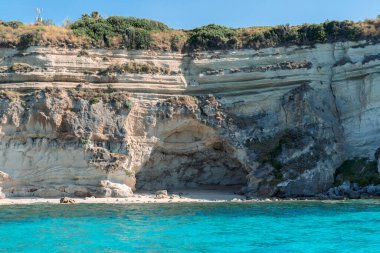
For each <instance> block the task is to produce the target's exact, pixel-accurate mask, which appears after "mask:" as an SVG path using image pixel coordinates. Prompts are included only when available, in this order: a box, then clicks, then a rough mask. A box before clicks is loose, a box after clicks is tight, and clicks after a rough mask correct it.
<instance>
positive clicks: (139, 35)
mask: <svg viewBox="0 0 380 253" xmlns="http://www.w3.org/2000/svg"><path fill="white" fill-rule="evenodd" d="M123 41H124V46H125V47H126V48H128V49H148V48H149V47H150V46H151V44H152V37H151V36H150V33H149V32H148V31H146V30H143V29H141V28H134V27H128V28H127V29H126V30H125V34H124V36H123Z"/></svg>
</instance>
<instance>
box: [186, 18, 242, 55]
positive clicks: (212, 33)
mask: <svg viewBox="0 0 380 253" xmlns="http://www.w3.org/2000/svg"><path fill="white" fill-rule="evenodd" d="M236 45H237V37H236V32H235V30H233V29H230V28H227V27H225V26H221V25H215V24H211V25H206V26H202V27H199V28H195V29H194V30H192V31H191V32H190V37H189V39H188V40H187V47H188V49H190V50H195V49H201V50H212V49H231V48H235V47H236Z"/></svg>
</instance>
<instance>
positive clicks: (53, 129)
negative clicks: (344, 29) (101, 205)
mask: <svg viewBox="0 0 380 253" xmlns="http://www.w3.org/2000/svg"><path fill="white" fill-rule="evenodd" d="M379 49H380V45H379V44H376V43H372V42H366V41H362V42H357V43H354V42H345V43H335V44H323V45H316V46H315V47H306V46H305V47H287V48H267V49H262V50H259V51H256V50H239V51H221V52H219V51H218V52H203V53H196V54H193V55H181V54H174V53H165V52H161V53H158V52H150V51H133V52H127V51H123V50H119V51H116V50H115V51H107V50H95V49H94V50H86V52H85V53H84V52H83V50H82V51H80V50H68V49H57V48H38V47H35V48H29V49H27V50H24V51H18V50H13V49H0V83H1V84H0V85H1V89H2V90H1V94H0V187H1V188H2V191H1V196H9V197H12V196H41V197H42V196H43V197H56V196H99V197H101V196H114V197H117V196H120V197H124V196H128V195H129V194H132V191H131V189H133V190H134V189H137V190H138V189H144V190H155V189H156V190H158V189H175V188H196V187H202V186H210V185H213V186H238V187H241V192H242V193H244V194H246V195H247V196H249V197H267V196H280V197H289V196H315V195H316V194H319V193H323V192H326V191H327V190H328V189H329V188H331V187H332V186H333V184H334V182H336V176H337V174H336V170H337V168H338V167H340V166H341V165H342V163H343V162H344V161H346V160H350V159H355V158H360V159H365V158H367V159H375V153H376V150H377V149H378V148H379V146H380V134H379V133H380V131H379V130H380V124H378V119H380V117H379V116H380V108H378V107H379V105H380V104H379V102H378V101H380V100H379V97H380V89H379V88H377V86H378V85H377V83H378V82H379V81H380V79H379V71H380V68H379V66H380V61H379V60H380V57H379V56H378V52H379ZM339 171H341V170H339ZM343 174H344V173H343Z"/></svg>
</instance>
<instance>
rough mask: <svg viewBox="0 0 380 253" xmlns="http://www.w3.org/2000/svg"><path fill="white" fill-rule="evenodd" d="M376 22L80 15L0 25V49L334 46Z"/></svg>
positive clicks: (375, 28)
mask: <svg viewBox="0 0 380 253" xmlns="http://www.w3.org/2000/svg"><path fill="white" fill-rule="evenodd" d="M379 27H380V18H376V19H369V20H364V21H361V22H353V21H347V20H346V21H326V22H324V23H321V24H303V25H298V26H290V25H279V26H275V27H248V28H228V27H225V26H221V25H216V24H210V25H206V26H202V27H198V28H195V29H193V30H186V31H185V30H174V29H171V28H169V27H168V26H167V25H165V24H163V23H161V22H158V21H154V20H149V19H141V18H134V17H120V16H111V17H108V18H104V17H102V16H101V15H100V14H99V13H98V12H92V13H91V14H84V15H82V17H81V18H80V19H78V20H77V21H75V22H73V23H71V24H69V25H66V27H65V28H63V27H57V26H54V25H52V24H51V23H49V24H43V23H39V24H35V25H27V24H23V23H22V22H19V21H9V22H4V21H0V46H2V47H17V48H19V49H25V48H27V47H29V46H34V45H43V46H62V47H83V48H88V47H108V48H127V49H150V50H172V51H196V50H223V49H233V48H237V49H240V48H255V49H259V48H264V47H275V46H287V45H314V44H316V43H326V42H336V41H357V40H361V39H367V40H368V39H369V40H377V39H378V38H379V35H380V33H379Z"/></svg>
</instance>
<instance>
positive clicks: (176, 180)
mask: <svg viewBox="0 0 380 253" xmlns="http://www.w3.org/2000/svg"><path fill="white" fill-rule="evenodd" d="M246 185H247V172H246V170H245V168H244V166H243V164H242V163H241V162H240V161H239V160H238V159H237V158H236V154H235V150H234V149H233V148H232V147H231V146H230V145H229V144H228V143H227V142H226V141H223V140H222V139H220V138H218V137H216V136H215V135H211V136H210V135H209V134H207V133H205V132H204V131H202V129H196V128H195V129H191V130H184V129H181V131H175V132H173V133H172V134H170V135H169V136H168V137H167V138H165V139H164V141H163V142H162V145H160V146H158V147H156V148H155V149H154V150H153V152H152V153H151V156H150V158H149V160H148V161H147V162H146V163H145V164H144V166H143V167H142V168H141V170H140V171H139V172H138V173H137V174H136V189H137V190H160V189H167V190H175V189H213V190H215V189H219V190H223V189H231V190H233V191H235V192H237V191H239V190H240V189H241V187H243V186H246Z"/></svg>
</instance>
